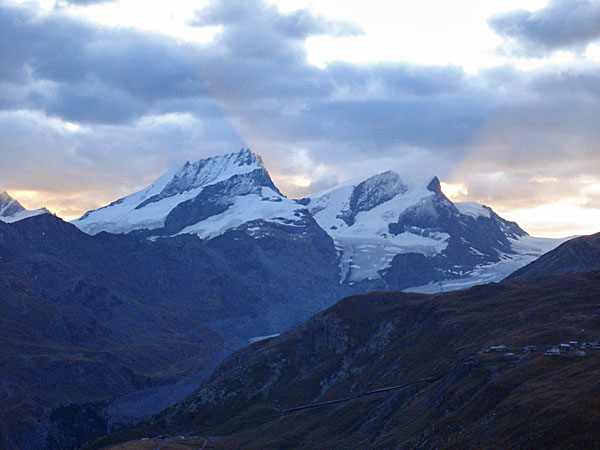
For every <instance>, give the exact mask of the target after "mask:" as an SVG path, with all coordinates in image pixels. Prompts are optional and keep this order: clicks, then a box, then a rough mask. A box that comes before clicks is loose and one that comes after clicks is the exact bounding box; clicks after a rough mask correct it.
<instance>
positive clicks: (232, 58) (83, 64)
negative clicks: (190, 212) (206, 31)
mask: <svg viewBox="0 0 600 450" xmlns="http://www.w3.org/2000/svg"><path fill="white" fill-rule="evenodd" d="M72 3H79V4H81V3H83V2H72ZM88 3H89V2H88ZM574 3H576V5H574ZM599 11H600V10H599V8H598V4H597V2H591V1H583V0H578V1H577V2H565V1H561V2H559V1H553V2H551V3H550V5H549V6H548V7H546V8H544V9H542V10H539V11H536V12H527V11H517V12H513V13H510V14H505V15H503V16H496V17H494V18H492V19H490V25H491V26H492V27H493V28H494V29H495V30H496V31H497V32H498V33H499V34H500V35H502V36H504V37H506V38H510V39H512V40H516V45H517V49H518V50H519V51H522V52H526V53H527V54H528V55H529V56H540V57H541V56H544V55H547V54H548V53H549V52H552V51H554V50H558V49H566V50H574V51H579V52H581V51H582V49H585V46H586V45H587V44H588V43H590V42H593V41H595V40H597V39H598V37H600V29H599V28H598V25H597V23H599V21H598V20H594V18H595V17H596V16H598V14H599ZM191 25H193V26H195V27H217V28H218V30H219V31H218V32H217V34H216V35H215V37H214V39H213V40H212V41H210V42H208V43H205V44H191V43H183V42H180V41H177V40H175V39H173V38H170V37H166V36H164V35H159V34H155V33H150V32H143V31H139V30H134V29H125V28H118V27H103V26H101V25H97V24H92V23H90V22H87V21H84V20H83V19H79V18H76V17H74V16H72V15H67V14H64V13H62V12H61V8H58V7H55V8H54V9H53V10H51V11H50V12H46V13H45V12H42V11H40V10H38V9H36V8H35V7H34V6H31V5H29V6H27V4H25V5H22V6H17V5H14V4H13V3H11V2H9V1H7V0H4V1H3V2H0V39H1V40H2V47H3V51H2V52H1V53H0V127H1V129H2V130H3V133H2V134H1V135H0V148H1V149H2V154H3V164H2V167H1V168H0V177H1V179H2V183H3V186H2V187H3V188H6V189H13V190H36V191H41V192H44V193H45V195H46V196H47V197H48V198H55V199H58V198H66V199H67V200H68V202H70V203H69V204H70V205H73V204H76V205H77V206H78V207H79V208H84V209H86V208H91V207H96V206H98V202H106V201H110V200H112V199H114V198H116V197H117V196H120V195H122V194H125V193H127V191H129V190H132V189H134V188H137V187H139V186H142V185H144V184H146V183H147V181H148V180H151V179H153V178H155V177H156V175H157V174H159V173H161V172H163V171H164V170H165V168H166V167H167V166H168V165H169V164H171V163H173V162H183V161H185V160H186V159H190V160H197V159H200V158H201V157H206V156H210V155H214V154H220V153H225V152H229V151H233V150H236V149H237V148H240V147H242V146H249V147H251V148H252V149H253V150H255V151H257V152H259V153H261V154H262V155H263V157H264V159H265V163H266V165H267V166H268V167H269V168H270V169H271V171H272V172H273V176H274V178H275V179H276V180H277V181H278V183H279V185H280V186H281V187H282V188H283V190H284V191H285V192H286V193H288V194H290V195H304V194H307V193H309V192H312V191H315V190H317V189H319V188H323V187H328V186H331V185H333V184H334V183H335V182H337V180H339V179H341V178H346V177H349V176H363V175H365V173H362V172H366V171H375V170H382V169H383V170H384V169H387V168H390V165H391V166H393V167H392V168H394V169H396V170H398V171H400V172H401V173H402V172H403V169H404V172H407V171H408V172H410V173H418V172H422V176H423V177H427V176H430V175H432V174H433V173H437V174H438V175H440V176H441V177H442V178H443V179H446V180H448V181H451V182H462V183H464V184H465V185H468V188H469V196H470V197H471V198H472V199H474V200H479V201H484V202H487V203H491V204H498V203H500V204H502V205H510V204H514V205H530V206H535V205H538V204H541V203H544V202H546V201H547V200H548V193H549V192H551V193H552V195H556V196H562V197H569V196H578V197H581V196H582V195H584V197H583V198H584V200H585V199H587V200H589V202H590V203H589V204H590V205H592V204H593V202H594V201H597V198H596V197H594V195H595V194H594V193H593V192H591V191H589V192H587V191H585V187H586V186H588V185H589V184H590V183H592V184H593V183H600V180H599V179H598V176H597V174H598V173H600V155H599V152H598V150H597V149H598V144H599V128H598V126H597V117H599V113H600V95H599V93H600V75H599V73H600V72H599V70H598V69H599V66H598V64H597V63H589V62H588V63H586V64H581V65H572V66H561V67H560V68H546V69H538V70H534V71H527V72H524V71H520V70H517V69H516V68H514V67H511V66H503V67H497V68H495V69H491V70H486V71H481V72H479V73H478V74H475V75H473V74H468V73H466V72H465V71H464V70H463V69H462V68H461V67H458V66H436V67H433V66H422V65H415V64H410V63H390V62H382V63H379V64H361V65H358V64H350V63H344V62H337V63H332V64H329V65H327V66H325V67H324V68H320V67H317V66H314V65H311V64H310V63H309V62H308V59H307V54H306V50H305V47H304V43H305V41H306V39H307V38H309V37H311V36H314V35H321V34H331V35H334V36H348V35H350V36H352V35H357V34H360V33H361V30H360V28H358V27H357V26H355V25H353V24H351V23H344V22H339V21H332V20H329V19H326V18H323V17H318V16H315V15H313V14H312V13H310V12H309V11H307V10H299V11H295V12H291V13H282V12H280V11H279V10H278V9H277V8H276V7H275V6H273V5H270V4H267V3H265V2H263V1H262V0H247V1H240V0H236V1H229V2H214V3H212V4H210V5H209V6H208V7H206V8H204V9H201V10H199V11H197V13H196V16H195V19H194V20H193V22H192V23H191ZM432 39H443V36H434V37H432ZM407 169H408V170H407ZM299 179H302V180H305V181H302V182H298V180H299ZM536 180H538V181H536ZM539 180H544V181H543V182H539ZM549 186H550V187H549ZM585 192H587V193H585ZM582 193H583V194H582ZM586 196H587V197H586ZM67 200H65V202H66V201H67ZM68 208H69V206H68V205H67V203H65V205H64V210H63V213H65V211H67V210H68ZM71 208H72V207H71ZM504 209H506V208H504Z"/></svg>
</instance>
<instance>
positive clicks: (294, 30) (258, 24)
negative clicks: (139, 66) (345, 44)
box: [191, 0, 362, 40]
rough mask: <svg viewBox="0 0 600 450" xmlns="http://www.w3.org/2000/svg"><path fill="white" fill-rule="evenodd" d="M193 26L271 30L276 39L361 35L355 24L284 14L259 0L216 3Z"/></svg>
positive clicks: (298, 13) (304, 13)
mask: <svg viewBox="0 0 600 450" xmlns="http://www.w3.org/2000/svg"><path fill="white" fill-rule="evenodd" d="M191 25H192V26H198V27H203V26H211V25H225V26H227V30H231V29H232V28H235V29H236V30H237V31H242V30H245V31H249V32H252V30H256V31H261V32H262V31H269V32H270V33H272V35H273V37H274V38H276V37H278V36H284V37H286V38H288V39H296V40H304V39H306V38H307V37H308V36H311V35H318V34H328V35H334V36H355V35H358V34H361V33H362V30H361V29H360V28H359V27H357V26H356V25H353V24H350V23H347V22H341V21H334V20H328V19H324V18H322V17H317V16H315V15H313V14H311V13H309V12H308V11H306V10H297V11H293V12H291V13H288V14H281V13H280V12H279V11H278V10H277V7H275V6H274V5H267V4H266V3H264V2H262V1H260V0H247V1H244V0H230V1H228V2H214V3H212V4H211V5H209V6H208V7H206V8H204V9H202V10H199V11H198V12H197V13H196V19H195V20H194V21H192V22H191ZM265 28H266V29H265ZM226 33H227V34H229V33H230V32H229V31H226Z"/></svg>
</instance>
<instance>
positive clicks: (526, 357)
mask: <svg viewBox="0 0 600 450" xmlns="http://www.w3.org/2000/svg"><path fill="white" fill-rule="evenodd" d="M599 319H600V272H597V271H596V272H589V273H581V274H570V275H565V276H550V277H545V278H541V279H536V280H533V281H522V282H506V283H501V284H489V285H484V286H477V287H474V288H471V289H469V290H467V291H462V292H451V293H447V294H440V295H418V294H405V293H372V294H368V295H362V296H354V297H348V298H346V299H343V300H341V301H340V302H338V303H337V304H336V305H334V306H333V307H331V308H329V309H328V310H326V311H324V312H322V313H320V314H318V315H316V316H315V317H313V318H312V319H310V320H308V321H306V322H305V323H303V324H301V325H300V326H298V327H296V328H294V329H292V330H290V331H289V332H286V333H283V334H282V335H280V336H279V337H276V338H273V339H269V340H265V341H262V342H258V343H255V344H253V345H251V346H249V347H247V348H245V349H243V350H241V351H239V352H237V353H235V354H233V355H231V356H230V357H229V358H227V359H226V360H225V361H224V362H223V363H222V364H221V365H220V366H219V368H217V370H216V371H215V372H214V373H213V374H212V375H211V377H210V378H209V379H208V380H207V382H206V383H205V384H204V385H203V386H202V387H201V389H199V390H198V391H196V392H195V393H194V394H193V395H192V396H190V397H188V398H187V399H186V400H184V401H182V402H180V403H178V404H177V405H176V406H174V407H172V408H170V409H168V410H166V411H164V412H163V413H162V414H161V415H160V416H158V417H157V418H156V419H155V420H154V421H153V422H152V423H149V424H147V425H146V426H144V427H142V428H140V429H138V430H137V431H135V432H134V433H133V434H129V436H130V437H132V436H137V437H140V438H141V437H148V438H152V437H155V436H158V435H161V434H162V435H169V436H179V435H181V436H186V437H187V439H188V440H187V441H185V440H179V441H178V440H177V439H175V438H173V441H172V442H171V443H170V444H169V445H173V448H177V447H175V445H183V443H184V442H188V443H189V442H192V441H190V440H189V437H190V436H195V437H196V438H197V439H198V441H197V442H199V443H203V444H202V445H204V446H205V448H207V449H208V448H214V449H216V448H219V449H233V448H249V449H276V448H298V449H314V448H317V449H319V448H320V449H331V448H374V449H390V448H394V449H397V448H402V449H404V448H411V449H413V448H414V449H433V448H436V449H453V448H463V449H464V448H488V449H492V448H494V449H498V448H520V449H539V448H559V449H561V448H564V449H566V448H577V449H585V448H598V442H600V428H599V427H598V425H599V424H600V378H599V377H598V375H599V374H600V344H598V341H599V340H600V320H599ZM417 380H420V381H423V382H419V383H415V381H417ZM425 380H427V381H425ZM390 387H391V388H393V389H388V388H390ZM340 400H341V401H340ZM123 439H125V436H124V435H121V436H120V437H118V436H113V437H110V438H105V439H104V440H102V441H97V442H96V443H94V444H90V445H89V446H88V448H89V449H92V448H96V449H100V448H110V446H109V444H110V443H111V442H112V443H113V444H114V443H115V442H116V441H118V440H123ZM143 442H147V441H131V442H129V443H128V444H127V445H128V447H127V448H130V449H134V450H135V449H142V448H143V447H141V446H140V445H142V443H143ZM202 445H201V446H202ZM201 446H200V447H201ZM164 448H170V447H168V445H165V447H164Z"/></svg>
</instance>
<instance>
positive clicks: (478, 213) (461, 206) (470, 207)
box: [454, 202, 492, 219]
mask: <svg viewBox="0 0 600 450" xmlns="http://www.w3.org/2000/svg"><path fill="white" fill-rule="evenodd" d="M454 206H456V209H458V210H459V211H460V213H461V214H464V215H465V216H471V217H474V218H475V219H477V218H478V217H487V218H488V219H489V218H490V217H492V210H491V208H489V207H487V206H485V205H480V204H479V203H475V202H456V203H454Z"/></svg>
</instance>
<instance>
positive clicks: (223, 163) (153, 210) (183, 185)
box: [72, 149, 264, 234]
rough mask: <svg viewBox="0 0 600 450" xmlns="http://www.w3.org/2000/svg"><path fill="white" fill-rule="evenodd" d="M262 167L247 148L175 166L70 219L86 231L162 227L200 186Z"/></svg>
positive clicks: (96, 231)
mask: <svg viewBox="0 0 600 450" xmlns="http://www.w3.org/2000/svg"><path fill="white" fill-rule="evenodd" d="M257 169H262V170H264V168H263V166H262V162H261V160H260V158H259V157H258V156H257V155H255V154H254V153H252V152H251V151H250V150H248V149H242V150H241V151H240V152H238V153H230V154H228V155H224V156H215V157H213V158H207V159H202V160H199V161H197V162H195V163H193V164H190V163H189V162H188V163H186V164H185V165H184V166H182V167H176V168H173V169H171V170H169V171H168V172H166V173H165V174H164V175H162V176H161V177H160V178H159V179H158V180H156V181H155V182H154V183H152V184H151V185H150V186H148V187H147V188H145V189H143V190H141V191H138V192H135V193H133V194H131V195H128V196H127V197H123V198H121V199H119V200H117V201H115V202H113V203H111V204H110V205H107V206H105V207H103V208H100V209H97V210H94V211H88V212H87V213H85V214H84V215H83V216H82V217H80V218H79V219H76V220H74V221H73V222H72V223H73V224H74V225H76V226H77V227H78V228H80V229H81V230H83V231H84V232H86V233H89V234H97V233H99V232H101V231H108V232H109V233H128V232H130V231H133V230H138V229H148V230H154V229H157V228H162V227H163V226H164V224H165V220H166V218H167V216H168V215H169V213H170V212H171V211H172V210H173V209H174V208H175V207H176V206H177V205H179V204H180V203H183V202H185V201H187V200H191V199H193V198H194V197H196V196H197V195H198V194H200V192H202V190H203V189H204V188H205V187H207V186H211V185H214V184H217V183H220V182H223V181H226V180H228V179H230V178H231V177H233V176H235V175H243V174H246V173H249V172H252V171H254V170H257Z"/></svg>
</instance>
